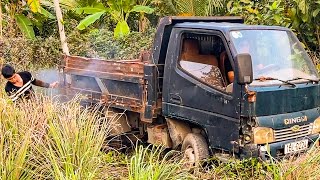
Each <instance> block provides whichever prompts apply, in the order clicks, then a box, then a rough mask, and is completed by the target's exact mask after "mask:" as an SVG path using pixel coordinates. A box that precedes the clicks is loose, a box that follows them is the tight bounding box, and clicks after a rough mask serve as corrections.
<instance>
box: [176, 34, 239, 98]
mask: <svg viewBox="0 0 320 180" xmlns="http://www.w3.org/2000/svg"><path fill="white" fill-rule="evenodd" d="M181 46H182V47H181V51H180V58H179V66H180V68H181V69H182V70H183V71H184V72H186V73H188V74H189V75H190V76H192V77H193V78H195V79H197V80H199V81H201V82H203V83H204V84H206V85H208V86H211V87H213V88H215V89H218V90H220V91H225V92H228V93H231V92H232V83H233V77H234V75H233V74H234V73H233V68H232V66H231V63H230V61H229V58H228V55H227V53H226V50H225V47H224V45H223V42H222V40H221V38H220V37H219V36H213V35H203V34H193V33H185V34H183V36H182V42H181Z"/></svg>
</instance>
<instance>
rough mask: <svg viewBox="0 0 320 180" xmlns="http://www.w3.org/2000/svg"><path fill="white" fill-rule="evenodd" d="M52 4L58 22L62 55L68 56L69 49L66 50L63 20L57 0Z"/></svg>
mask: <svg viewBox="0 0 320 180" xmlns="http://www.w3.org/2000/svg"><path fill="white" fill-rule="evenodd" d="M53 2H54V8H55V11H56V16H57V21H58V27H59V34H60V41H61V46H62V51H63V53H64V54H66V55H69V48H68V44H67V39H66V34H65V31H64V26H63V24H62V22H63V19H62V13H61V9H60V5H59V0H53Z"/></svg>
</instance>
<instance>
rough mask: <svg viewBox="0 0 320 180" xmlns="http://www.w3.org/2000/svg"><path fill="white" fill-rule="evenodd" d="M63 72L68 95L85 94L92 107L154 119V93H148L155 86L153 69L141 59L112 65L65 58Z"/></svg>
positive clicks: (106, 61)
mask: <svg viewBox="0 0 320 180" xmlns="http://www.w3.org/2000/svg"><path fill="white" fill-rule="evenodd" d="M62 68H63V72H64V76H63V78H64V83H65V84H64V86H65V88H64V89H65V91H66V92H65V93H66V94H67V95H69V96H74V95H75V94H82V95H85V96H86V98H85V101H86V102H89V103H101V104H104V105H106V106H111V107H116V108H120V109H127V110H129V111H133V112H139V113H142V114H144V113H146V116H152V114H150V113H152V111H153V109H154V108H155V99H156V97H155V94H154V92H155V91H147V90H148V88H149V89H153V88H154V86H155V68H154V66H153V65H150V64H147V63H144V62H142V60H141V59H135V60H123V61H110V60H103V59H97V58H85V57H79V56H67V55H64V56H63V66H62ZM148 93H149V94H148ZM146 110H147V111H148V112H146ZM148 113H149V115H147V114H148Z"/></svg>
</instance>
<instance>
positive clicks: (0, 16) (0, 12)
mask: <svg viewBox="0 0 320 180" xmlns="http://www.w3.org/2000/svg"><path fill="white" fill-rule="evenodd" d="M0 40H2V0H0Z"/></svg>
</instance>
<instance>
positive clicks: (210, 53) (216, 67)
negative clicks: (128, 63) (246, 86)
mask: <svg viewBox="0 0 320 180" xmlns="http://www.w3.org/2000/svg"><path fill="white" fill-rule="evenodd" d="M231 57H232V56H231V55H230V50H229V48H228V44H227V42H226V40H225V38H224V36H223V34H222V33H221V32H219V31H212V30H210V31H209V30H194V29H187V30H186V29H182V28H181V29H180V28H174V29H173V32H172V34H171V38H170V42H169V46H168V51H167V57H166V62H165V75H164V85H163V86H164V88H163V101H164V103H163V114H164V115H166V116H168V117H171V118H176V119H181V120H184V121H189V122H191V123H194V124H197V125H199V126H201V127H203V128H204V129H205V130H206V133H207V136H208V144H209V146H210V147H211V148H212V147H215V148H219V149H224V150H229V151H232V150H233V149H234V148H233V147H234V145H233V144H234V143H233V142H234V141H236V140H237V139H238V138H239V126H240V125H239V124H240V121H239V119H240V100H239V99H240V94H241V93H240V86H239V85H238V84H237V83H233V79H232V74H233V67H234V63H233V61H232V58H231ZM228 74H229V76H228Z"/></svg>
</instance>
